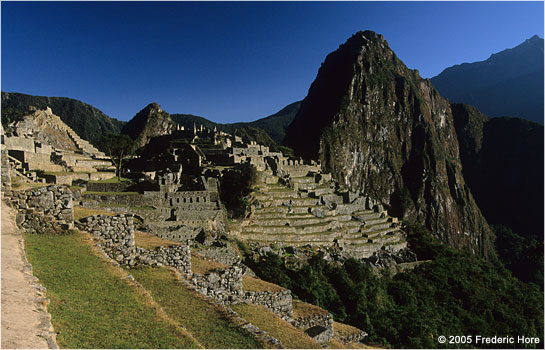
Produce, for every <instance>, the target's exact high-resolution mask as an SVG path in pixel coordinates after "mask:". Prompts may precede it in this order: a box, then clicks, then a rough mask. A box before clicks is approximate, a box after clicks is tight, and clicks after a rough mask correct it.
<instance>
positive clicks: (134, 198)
mask: <svg viewBox="0 0 545 350" xmlns="http://www.w3.org/2000/svg"><path fill="white" fill-rule="evenodd" d="M84 197H85V198H87V199H90V200H95V201H99V202H101V203H105V204H121V205H126V206H129V207H130V206H144V205H155V204H156V202H154V201H153V198H149V197H148V196H142V195H138V194H131V193H129V194H121V193H120V194H96V193H85V194H84Z"/></svg>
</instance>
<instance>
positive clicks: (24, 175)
mask: <svg viewBox="0 0 545 350" xmlns="http://www.w3.org/2000/svg"><path fill="white" fill-rule="evenodd" d="M6 156H7V158H8V162H9V164H10V169H11V170H12V171H13V173H14V174H15V175H17V176H19V177H20V178H21V179H22V180H23V181H25V182H44V179H42V178H39V177H38V175H37V173H36V172H35V171H30V170H27V169H25V165H24V164H23V162H21V161H20V160H19V159H17V158H15V157H12V156H10V155H7V154H6Z"/></svg>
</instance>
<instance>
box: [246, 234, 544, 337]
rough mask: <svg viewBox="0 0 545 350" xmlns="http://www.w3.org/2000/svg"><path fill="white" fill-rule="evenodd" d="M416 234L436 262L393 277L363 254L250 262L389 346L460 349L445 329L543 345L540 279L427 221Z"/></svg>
mask: <svg viewBox="0 0 545 350" xmlns="http://www.w3.org/2000/svg"><path fill="white" fill-rule="evenodd" d="M409 239H410V244H411V246H412V248H413V250H414V251H415V252H416V253H417V254H418V256H419V258H420V259H432V261H431V262H428V263H424V264H422V265H420V266H418V267H417V268H416V269H414V270H413V271H411V272H406V273H400V274H397V275H395V276H394V277H390V276H389V275H385V276H382V277H378V276H376V275H374V274H373V273H372V272H371V271H370V270H369V268H367V267H366V266H365V265H363V264H362V263H361V262H359V261H357V260H348V261H346V262H345V264H344V265H343V266H338V265H334V264H328V263H327V262H326V261H325V260H324V259H322V257H321V256H319V255H315V256H314V257H312V258H311V259H310V260H309V261H308V264H306V265H305V266H304V267H303V268H301V269H300V270H298V271H295V270H291V269H289V268H287V267H286V266H285V264H284V262H283V260H282V258H281V257H280V256H277V255H271V254H269V255H268V256H266V257H261V259H260V260H259V261H252V260H247V263H248V264H249V265H250V266H251V267H252V269H254V271H256V273H257V274H258V275H259V276H260V277H261V278H263V279H266V280H268V281H271V282H274V283H278V284H280V285H282V286H284V287H286V288H290V289H291V290H292V291H293V292H294V293H295V294H296V295H297V296H298V297H299V298H301V299H302V300H305V301H307V302H310V303H313V304H316V305H319V306H321V307H323V308H325V309H327V310H329V311H330V312H331V313H332V314H333V315H334V317H335V319H336V320H338V321H341V322H345V323H348V324H351V325H354V326H356V327H359V328H361V329H364V330H365V331H367V332H368V333H369V339H370V341H376V342H380V343H383V344H384V345H391V346H394V347H404V348H437V347H450V348H452V347H456V346H455V345H450V346H447V345H448V344H446V345H442V344H440V343H439V342H438V341H437V338H438V337H439V336H440V335H445V336H447V337H448V336H449V335H473V336H474V337H475V335H482V336H494V335H498V336H500V335H503V336H505V335H512V336H518V335H526V336H531V337H540V338H541V342H540V344H542V342H543V293H542V291H541V290H540V288H539V287H538V286H537V285H535V284H533V283H528V284H526V283H523V282H521V281H519V280H518V279H516V278H514V277H513V276H512V275H511V273H510V272H509V271H508V270H506V269H505V268H504V267H503V266H501V265H500V264H497V263H491V262H489V261H485V260H484V259H482V258H479V257H476V256H474V255H471V254H468V253H466V252H462V251H457V250H453V249H451V248H448V247H446V246H444V245H442V244H440V243H438V242H436V241H435V239H433V238H432V237H431V236H430V235H429V234H428V233H427V232H426V231H425V230H424V229H423V228H422V227H413V228H411V230H410V235H409ZM489 345H490V344H489ZM521 346H522V345H521V344H515V345H514V346H511V347H521ZM466 347H485V346H483V345H482V344H474V343H473V344H471V345H467V346H466ZM493 347H498V345H497V344H495V345H494V346H493Z"/></svg>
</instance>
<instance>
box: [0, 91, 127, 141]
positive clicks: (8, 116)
mask: <svg viewBox="0 0 545 350" xmlns="http://www.w3.org/2000/svg"><path fill="white" fill-rule="evenodd" d="M30 106H33V107H36V108H37V109H42V110H43V109H45V108H46V107H48V106H49V107H51V110H52V111H53V114H55V115H58V116H59V117H61V120H62V121H63V122H65V123H66V124H67V125H68V126H69V127H71V128H72V129H73V130H74V131H75V132H76V134H78V135H79V136H80V137H81V138H82V139H85V140H87V141H89V142H91V143H92V144H93V145H95V146H96V144H97V142H98V140H99V139H100V137H101V136H102V135H105V134H108V133H119V132H120V130H121V127H122V126H123V125H124V124H125V122H122V121H119V120H117V119H113V118H110V117H109V116H107V115H106V114H104V113H103V112H101V111H100V110H98V109H97V108H95V107H93V106H90V105H88V104H86V103H83V102H81V101H78V100H75V99H71V98H66V97H45V96H31V95H25V94H20V93H14V92H10V93H6V92H3V91H2V126H3V127H4V128H6V126H7V125H8V123H9V122H12V121H18V120H20V119H21V118H22V117H24V116H26V115H29V114H31V112H30V110H29V107H30Z"/></svg>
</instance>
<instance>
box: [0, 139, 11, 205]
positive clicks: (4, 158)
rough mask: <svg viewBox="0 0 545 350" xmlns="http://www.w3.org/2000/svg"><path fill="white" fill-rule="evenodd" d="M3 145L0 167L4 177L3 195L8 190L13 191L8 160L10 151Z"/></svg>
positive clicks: (1, 174) (0, 173)
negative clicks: (0, 164)
mask: <svg viewBox="0 0 545 350" xmlns="http://www.w3.org/2000/svg"><path fill="white" fill-rule="evenodd" d="M2 137H3V136H2ZM3 147H4V146H2V155H1V157H0V159H1V161H2V166H1V169H0V176H1V177H2V196H3V195H4V193H5V192H6V191H11V168H10V165H9V160H8V151H7V150H5V149H4V148H3Z"/></svg>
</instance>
